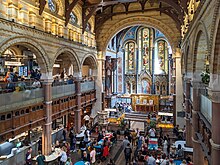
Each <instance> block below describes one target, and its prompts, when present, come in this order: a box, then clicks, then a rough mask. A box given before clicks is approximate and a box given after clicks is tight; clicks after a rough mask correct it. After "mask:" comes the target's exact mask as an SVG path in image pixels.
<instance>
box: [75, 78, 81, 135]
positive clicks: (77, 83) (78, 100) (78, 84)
mask: <svg viewBox="0 0 220 165" xmlns="http://www.w3.org/2000/svg"><path fill="white" fill-rule="evenodd" d="M75 87H76V103H77V107H76V110H75V111H74V114H75V120H74V121H75V128H76V132H78V133H79V132H80V128H81V110H82V107H81V79H80V78H78V79H77V80H75Z"/></svg>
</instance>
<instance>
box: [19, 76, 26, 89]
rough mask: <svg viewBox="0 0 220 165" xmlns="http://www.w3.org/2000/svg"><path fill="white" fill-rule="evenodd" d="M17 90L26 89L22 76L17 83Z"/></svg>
mask: <svg viewBox="0 0 220 165" xmlns="http://www.w3.org/2000/svg"><path fill="white" fill-rule="evenodd" d="M18 87H19V91H25V90H26V84H25V82H24V78H21V81H20V82H19V83H18Z"/></svg>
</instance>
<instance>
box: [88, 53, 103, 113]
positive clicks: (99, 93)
mask: <svg viewBox="0 0 220 165" xmlns="http://www.w3.org/2000/svg"><path fill="white" fill-rule="evenodd" d="M103 63H104V59H103V58H102V52H99V54H98V59H97V70H96V73H94V76H95V77H96V78H95V89H96V99H97V100H96V102H95V103H94V106H93V111H92V112H91V117H95V116H96V115H97V112H98V111H101V110H102V92H103V84H102V82H103V78H102V76H103V75H102V69H103V68H102V67H103Z"/></svg>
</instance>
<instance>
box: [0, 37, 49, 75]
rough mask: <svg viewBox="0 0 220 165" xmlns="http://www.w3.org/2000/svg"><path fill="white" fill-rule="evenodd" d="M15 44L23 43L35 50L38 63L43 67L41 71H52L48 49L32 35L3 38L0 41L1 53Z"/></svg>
mask: <svg viewBox="0 0 220 165" xmlns="http://www.w3.org/2000/svg"><path fill="white" fill-rule="evenodd" d="M14 45H23V46H25V47H28V48H30V49H31V50H33V52H34V53H35V55H36V57H37V61H38V64H39V65H40V67H41V72H42V73H44V72H45V73H47V72H50V71H51V69H52V65H51V63H50V59H49V58H48V56H47V53H46V51H45V50H44V48H43V47H42V46H41V45H40V44H39V43H38V42H37V41H35V40H34V39H32V38H31V37H27V36H16V37H11V38H7V39H5V40H3V41H2V42H1V43H0V55H1V54H3V53H4V52H5V51H6V50H7V49H8V48H10V47H11V46H14Z"/></svg>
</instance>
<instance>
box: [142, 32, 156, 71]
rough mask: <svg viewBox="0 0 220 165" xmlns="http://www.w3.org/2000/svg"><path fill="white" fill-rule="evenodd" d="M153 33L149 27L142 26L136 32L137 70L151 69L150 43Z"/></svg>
mask: <svg viewBox="0 0 220 165" xmlns="http://www.w3.org/2000/svg"><path fill="white" fill-rule="evenodd" d="M152 37H153V35H151V29H149V28H142V29H140V30H139V32H138V47H139V67H138V69H139V71H141V70H147V71H150V69H151V51H150V45H151V43H150V42H151V41H152Z"/></svg>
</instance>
